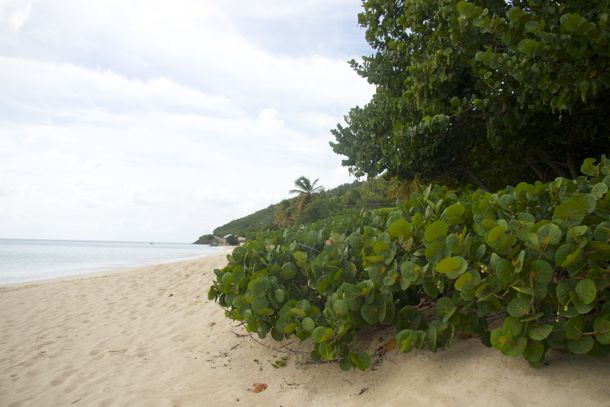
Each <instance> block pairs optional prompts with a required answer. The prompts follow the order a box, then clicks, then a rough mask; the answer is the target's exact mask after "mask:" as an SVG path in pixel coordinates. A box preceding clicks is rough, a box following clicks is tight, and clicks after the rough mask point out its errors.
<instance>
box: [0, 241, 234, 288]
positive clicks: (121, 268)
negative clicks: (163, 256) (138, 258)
mask: <svg viewBox="0 0 610 407" xmlns="http://www.w3.org/2000/svg"><path fill="white" fill-rule="evenodd" d="M233 248H234V247H230V248H227V249H225V250H223V249H224V248H223V247H220V248H219V250H218V252H216V253H206V254H200V255H196V256H188V257H181V258H177V259H171V260H151V261H147V262H144V263H138V264H131V265H114V266H111V265H110V266H103V267H100V268H94V269H93V268H92V269H85V270H84V271H83V272H82V273H79V274H72V275H65V276H57V277H48V278H39V279H36V280H25V281H16V282H11V283H3V282H1V281H0V290H1V289H3V288H10V287H16V286H22V285H32V284H39V283H40V284H43V283H52V282H57V281H63V280H74V279H82V278H89V277H98V276H101V275H104V274H115V273H126V272H129V271H133V270H134V269H139V268H142V267H153V266H158V265H164V264H174V263H182V262H189V261H193V260H199V259H204V258H206V257H212V256H218V255H222V254H224V255H227V254H230V253H231V251H232V250H233Z"/></svg>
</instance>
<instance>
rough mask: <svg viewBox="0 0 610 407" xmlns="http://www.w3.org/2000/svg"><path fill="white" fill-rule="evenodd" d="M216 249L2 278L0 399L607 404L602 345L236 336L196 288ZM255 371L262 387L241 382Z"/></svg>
mask: <svg viewBox="0 0 610 407" xmlns="http://www.w3.org/2000/svg"><path fill="white" fill-rule="evenodd" d="M225 256H226V254H225V253H223V254H215V255H210V256H208V257H204V258H200V259H196V260H191V261H182V262H178V263H171V264H160V265H159V264H158V265H154V266H147V267H136V268H133V269H131V270H128V271H125V272H111V273H101V274H100V275H94V276H88V277H82V276H81V277H76V278H71V279H61V280H58V281H51V282H34V283H29V284H25V285H22V286H18V287H15V286H13V287H3V288H2V289H0V404H1V405H3V406H7V407H26V406H41V407H42V406H44V407H46V406H55V405H57V406H60V405H61V406H64V405H68V406H71V405H75V406H77V407H78V406H100V407H109V406H116V405H119V406H153V407H154V406H159V407H161V406H163V407H167V406H170V407H190V406H193V407H195V406H197V407H198V406H207V405H210V406H212V405H229V406H259V405H260V406H274V407H277V406H280V405H281V406H283V407H291V406H301V405H306V404H308V405H328V406H348V407H350V406H361V405H367V404H376V405H383V406H404V405H416V406H442V407H444V406H448V407H453V406H456V407H457V406H481V407H483V406H485V407H487V406H489V405H493V406H499V407H504V406H506V407H509V406H511V407H512V406H524V405H527V406H545V405H554V406H566V407H567V406H573V405H579V406H580V405H582V406H589V405H590V406H594V405H595V406H607V405H610V389H609V388H608V386H607V382H608V379H609V378H610V359H608V358H606V359H593V358H590V357H576V356H574V355H570V354H567V353H562V352H550V354H549V365H548V366H544V367H542V368H540V369H532V368H530V367H529V366H528V364H527V362H525V361H523V360H520V359H513V358H509V357H506V356H503V355H501V354H500V353H499V352H497V351H495V350H493V349H489V348H485V347H484V346H483V345H482V344H481V343H480V341H479V340H477V339H469V340H456V341H455V342H454V344H453V345H452V347H451V348H450V349H448V350H445V351H439V352H438V353H431V352H417V353H413V354H406V355H405V354H399V353H398V352H397V351H395V350H394V351H391V352H388V353H387V354H386V355H384V356H383V358H382V360H381V363H380V364H379V365H378V366H377V369H376V370H369V371H367V372H364V373H361V372H357V371H350V372H342V371H341V370H340V368H339V366H338V365H337V364H334V363H333V364H312V363H310V362H309V361H308V359H307V354H308V352H309V350H310V346H311V344H310V343H309V342H307V341H306V342H304V343H300V342H299V341H298V340H295V339H294V338H293V339H291V340H289V341H285V342H283V343H277V342H274V341H273V340H272V339H271V338H269V337H267V338H265V339H259V338H258V337H256V336H250V335H248V334H247V333H246V332H245V330H244V328H243V327H242V326H239V324H237V323H235V322H233V321H230V320H228V319H227V318H225V316H224V309H222V308H221V307H220V306H218V305H217V304H216V303H214V302H210V301H208V300H207V289H208V287H209V285H210V283H211V282H212V280H213V278H214V275H213V272H212V270H213V269H214V268H220V267H222V266H224V265H225V264H226V257H225ZM390 336H391V332H387V331H374V332H369V333H368V334H367V335H366V337H362V338H358V341H357V344H358V345H357V346H359V347H360V348H361V349H363V350H364V349H366V350H368V351H369V352H372V351H374V349H375V348H377V347H378V346H380V345H382V344H383V343H385V341H387V340H388V339H389V337H390ZM278 361H283V363H285V366H284V367H282V366H279V367H277V362H278ZM274 364H275V365H276V366H274ZM255 383H263V384H266V385H267V386H268V387H267V388H266V389H265V390H264V391H262V392H260V393H255V392H253V391H252V389H253V388H254V387H253V386H254V384H255Z"/></svg>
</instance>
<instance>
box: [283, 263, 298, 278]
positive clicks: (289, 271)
mask: <svg viewBox="0 0 610 407" xmlns="http://www.w3.org/2000/svg"><path fill="white" fill-rule="evenodd" d="M296 275H297V266H296V265H295V264H294V263H292V262H288V263H284V264H283V265H282V271H280V277H281V278H283V279H284V280H292V279H293V278H295V277H296Z"/></svg>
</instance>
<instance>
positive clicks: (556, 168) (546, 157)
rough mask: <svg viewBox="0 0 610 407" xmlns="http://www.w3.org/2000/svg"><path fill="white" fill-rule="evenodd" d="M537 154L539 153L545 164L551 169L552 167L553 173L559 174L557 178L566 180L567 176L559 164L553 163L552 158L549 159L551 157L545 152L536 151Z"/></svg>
mask: <svg viewBox="0 0 610 407" xmlns="http://www.w3.org/2000/svg"><path fill="white" fill-rule="evenodd" d="M536 152H537V153H538V155H539V156H540V158H542V160H543V161H544V162H545V164H546V165H548V166H549V167H551V168H552V169H553V171H555V174H557V176H559V177H564V178H565V174H564V172H563V171H562V169H561V168H559V166H558V165H557V164H555V163H554V162H553V160H551V157H549V155H548V154H547V153H546V152H545V151H542V150H536Z"/></svg>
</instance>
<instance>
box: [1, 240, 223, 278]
mask: <svg viewBox="0 0 610 407" xmlns="http://www.w3.org/2000/svg"><path fill="white" fill-rule="evenodd" d="M221 250H223V248H220V247H210V246H205V245H195V244H186V243H156V242H154V243H151V242H102V241H81V240H25V239H0V284H11V283H21V282H28V281H37V280H46V279H50V278H57V277H71V276H78V275H83V274H88V273H92V272H98V271H110V270H113V269H119V268H122V267H130V266H138V265H146V264H156V263H168V262H172V261H179V260H186V259H189V258H197V257H204V256H206V255H211V254H215V253H218V252H219V251H221Z"/></svg>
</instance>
